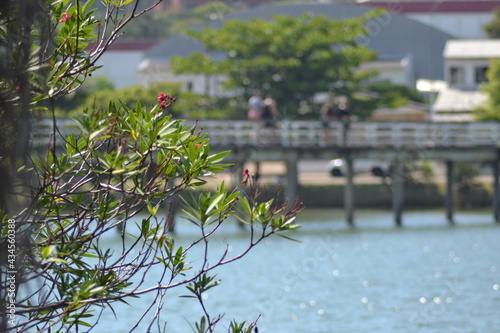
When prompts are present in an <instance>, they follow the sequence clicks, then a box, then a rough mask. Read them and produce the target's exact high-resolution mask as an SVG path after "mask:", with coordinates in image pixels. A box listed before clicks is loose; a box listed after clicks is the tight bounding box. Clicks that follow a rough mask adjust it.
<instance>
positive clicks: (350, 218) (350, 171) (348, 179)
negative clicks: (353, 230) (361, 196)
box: [344, 155, 354, 227]
mask: <svg viewBox="0 0 500 333" xmlns="http://www.w3.org/2000/svg"><path fill="white" fill-rule="evenodd" d="M345 163H346V170H345V172H346V174H345V185H344V209H345V214H346V221H347V223H348V224H349V226H351V227H353V226H354V161H353V159H352V157H351V156H349V155H348V156H347V157H346V158H345Z"/></svg>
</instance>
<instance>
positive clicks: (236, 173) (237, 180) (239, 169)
mask: <svg viewBox="0 0 500 333" xmlns="http://www.w3.org/2000/svg"><path fill="white" fill-rule="evenodd" d="M244 165H245V162H241V161H237V162H235V163H234V166H233V179H234V180H233V182H234V184H233V186H234V188H237V187H239V186H240V185H241V182H242V181H243V167H244Z"/></svg>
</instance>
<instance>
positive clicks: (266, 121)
mask: <svg viewBox="0 0 500 333" xmlns="http://www.w3.org/2000/svg"><path fill="white" fill-rule="evenodd" d="M262 104H263V106H262V117H261V119H262V122H263V125H264V127H267V128H272V127H275V126H276V120H278V107H277V105H276V101H275V100H274V98H272V97H271V95H267V96H266V98H265V99H264V101H263V103H262Z"/></svg>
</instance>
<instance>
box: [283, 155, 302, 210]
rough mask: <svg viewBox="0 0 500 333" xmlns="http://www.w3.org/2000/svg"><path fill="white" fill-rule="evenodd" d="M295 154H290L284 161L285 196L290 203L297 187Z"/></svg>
mask: <svg viewBox="0 0 500 333" xmlns="http://www.w3.org/2000/svg"><path fill="white" fill-rule="evenodd" d="M297 163H298V159H297V155H296V154H293V155H291V156H290V157H289V158H288V159H287V161H286V192H285V196H286V197H287V198H288V199H289V200H290V203H292V202H293V201H294V200H295V198H296V197H297V192H298V188H299V170H298V167H297Z"/></svg>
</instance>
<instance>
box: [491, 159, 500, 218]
mask: <svg viewBox="0 0 500 333" xmlns="http://www.w3.org/2000/svg"><path fill="white" fill-rule="evenodd" d="M492 167H493V218H494V219H495V222H496V223H500V160H498V159H496V160H495V161H493V165H492Z"/></svg>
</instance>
